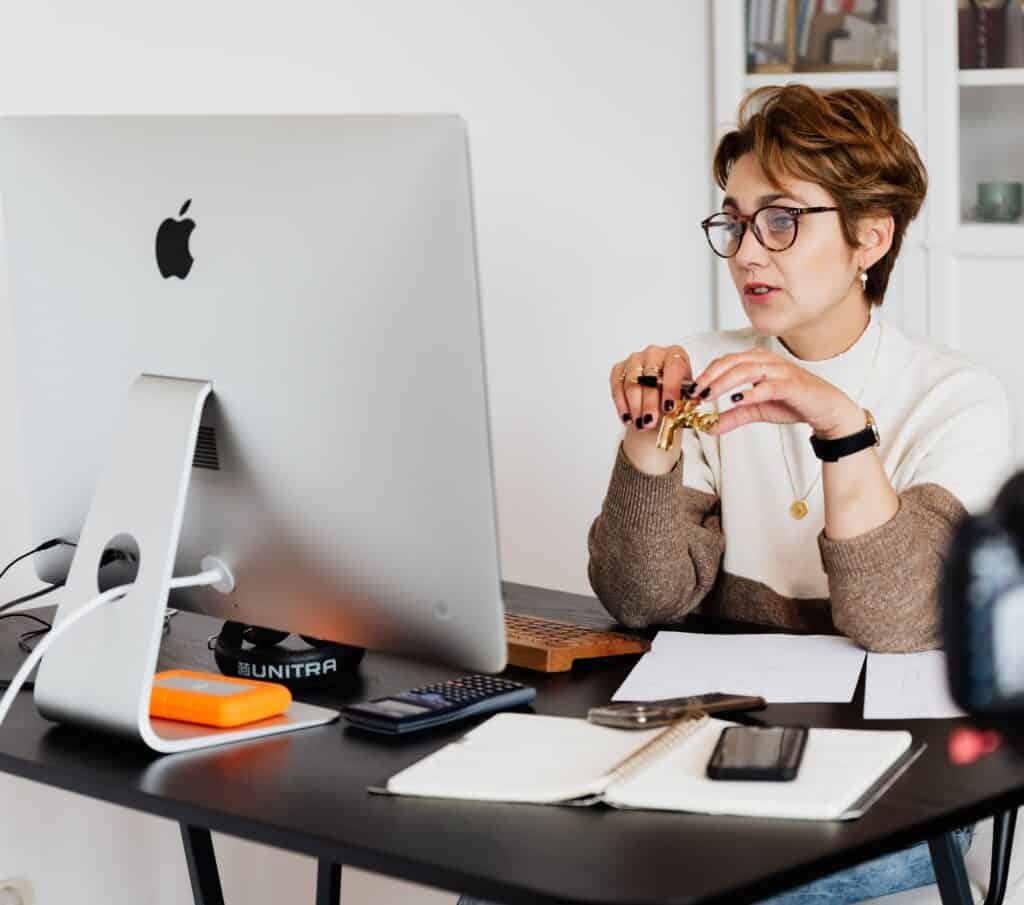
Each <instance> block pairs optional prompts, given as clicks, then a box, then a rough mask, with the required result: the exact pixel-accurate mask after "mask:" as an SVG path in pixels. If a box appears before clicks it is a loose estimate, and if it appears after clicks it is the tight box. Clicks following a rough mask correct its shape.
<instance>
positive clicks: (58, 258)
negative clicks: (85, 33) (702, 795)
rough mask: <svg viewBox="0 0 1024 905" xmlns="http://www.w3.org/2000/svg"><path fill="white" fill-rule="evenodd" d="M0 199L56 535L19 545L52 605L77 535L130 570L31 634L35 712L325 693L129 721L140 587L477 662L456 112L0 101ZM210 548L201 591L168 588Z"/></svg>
mask: <svg viewBox="0 0 1024 905" xmlns="http://www.w3.org/2000/svg"><path fill="white" fill-rule="evenodd" d="M0 211H2V221H0V224H2V225H0V230H2V232H0V238H2V239H3V246H4V250H5V259H6V270H7V283H8V292H9V296H10V301H11V306H12V309H13V315H14V336H15V372H16V375H15V376H16V387H17V413H16V415H17V429H18V437H19V452H20V459H21V464H22V469H23V474H24V478H25V480H26V481H27V496H28V501H29V515H30V525H31V532H32V536H33V537H34V538H36V539H38V541H39V542H42V541H44V540H46V539H49V538H56V537H60V538H64V539H67V540H70V541H73V542H76V543H77V547H75V548H74V549H73V552H70V551H71V550H72V548H70V547H64V546H61V547H57V548H54V549H53V550H50V551H48V552H46V553H45V554H42V555H40V556H39V557H38V558H37V569H38V573H39V576H40V578H41V579H43V580H45V581H48V582H57V581H61V580H64V579H65V578H66V580H67V585H66V587H65V589H64V596H63V599H62V603H61V605H60V609H59V611H58V614H57V623H56V624H59V623H60V622H61V621H62V620H63V619H65V618H67V617H68V616H69V614H73V613H74V612H75V610H76V608H78V607H81V606H82V605H83V604H84V603H86V601H87V600H89V599H90V598H95V596H96V594H97V593H98V592H99V591H101V590H103V587H104V585H103V576H102V575H101V574H100V561H101V558H103V557H104V551H109V550H111V549H113V550H115V551H119V552H123V553H126V554H130V558H131V559H132V561H134V562H136V565H135V566H134V568H135V569H136V570H137V571H136V573H135V574H134V575H133V579H134V584H133V585H132V586H131V589H130V591H129V592H128V594H127V595H126V596H125V597H123V599H121V600H117V601H115V602H112V603H109V604H107V605H105V606H103V607H102V608H101V609H99V610H97V611H96V612H94V613H90V614H89V615H88V616H86V617H85V618H82V619H81V620H80V621H78V622H77V623H76V624H74V625H69V626H68V631H67V632H65V633H63V634H62V635H61V636H60V637H55V638H54V639H53V640H54V644H53V646H52V648H51V649H50V650H49V651H48V653H47V654H46V656H45V658H44V659H43V661H42V664H41V666H40V672H39V676H38V680H37V682H36V688H35V698H36V703H37V704H38V706H39V708H40V711H41V712H42V713H43V714H44V715H45V716H47V717H49V718H51V719H54V720H58V721H70V722H75V723H78V724H84V725H87V726H92V727H96V728H99V729H102V730H105V731H111V732H115V733H119V734H121V735H125V736H129V737H132V738H136V739H141V740H142V741H143V742H145V743H146V744H148V745H150V747H152V748H154V749H156V750H159V751H178V750H186V749H189V748H195V747H203V746H207V745H212V744H219V743H222V742H224V741H228V740H233V739H236V738H244V737H249V736H251V735H260V734H268V733H270V732H280V731H286V730H287V729H289V728H294V727H299V726H303V725H311V724H316V723H322V722H326V721H329V720H330V719H333V718H334V717H335V716H336V714H335V713H334V712H333V711H329V710H325V709H323V708H312V707H309V706H307V705H303V704H300V703H298V702H293V704H292V709H290V710H289V712H288V713H287V714H285V716H284V717H281V718H279V719H278V720H276V721H268V722H269V723H271V724H272V725H259V726H258V727H257V728H255V729H253V728H251V727H250V728H249V729H246V728H245V727H243V728H242V729H238V730H233V731H225V730H211V729H204V728H203V727H200V726H192V725H190V724H186V723H181V724H175V723H171V722H169V721H158V720H150V718H149V695H150V688H151V685H152V679H153V673H154V670H155V666H156V657H157V653H158V650H159V643H160V636H161V628H162V622H163V614H164V611H165V607H166V606H167V605H168V604H169V605H171V606H173V607H175V608H179V609H184V610H191V611H195V612H200V613H205V614H207V615H210V616H214V617H217V618H221V619H225V620H232V621H236V622H242V623H246V624H250V625H256V626H263V627H266V628H270V629H279V630H282V631H285V632H295V633H298V634H302V635H304V636H312V637H314V638H318V639H325V640H331V641H337V642H341V643H345V644H350V645H354V646H359V647H365V648H370V649H380V650H389V651H395V652H401V653H406V654H409V655H413V656H415V657H417V658H423V659H433V660H438V661H443V662H446V663H449V664H451V665H455V666H458V667H460V668H465V669H467V670H471V671H478V672H497V671H500V670H501V669H503V668H504V665H505V657H506V647H505V633H504V618H503V606H502V597H501V583H500V574H501V571H500V563H499V558H498V535H497V523H496V503H495V493H494V480H493V470H492V456H491V441H490V429H489V419H488V410H487V386H486V370H485V362H484V354H483V353H484V345H483V329H482V322H481V309H480V302H479V291H478V279H477V266H476V253H475V244H474V223H473V209H472V194H471V185H470V169H469V157H468V148H467V135H466V128H465V124H464V122H463V121H462V120H461V119H460V118H459V117H458V116H454V115H440V114H439V115H378V116H363V115H360V116H356V115H351V116H349V115H266V116H249V115H223V116H142V115H131V116H127V115H122V116H116V115H114V116H108V115H104V116H93V115H89V116H6V117H0ZM211 557H212V558H213V560H211V559H210V558H211ZM210 561H216V562H218V563H220V564H222V565H224V566H226V568H227V570H229V572H230V576H231V578H232V579H233V589H231V590H230V592H228V587H229V586H230V584H229V583H227V582H225V583H222V586H220V587H195V588H183V589H175V590H173V591H172V590H171V589H170V582H171V579H172V577H173V576H178V575H184V574H191V573H195V572H198V571H200V570H201V569H203V568H206V567H207V564H208V563H209V562H210ZM169 595H170V598H169ZM115 640H116V651H117V654H116V656H112V655H111V651H112V641H115Z"/></svg>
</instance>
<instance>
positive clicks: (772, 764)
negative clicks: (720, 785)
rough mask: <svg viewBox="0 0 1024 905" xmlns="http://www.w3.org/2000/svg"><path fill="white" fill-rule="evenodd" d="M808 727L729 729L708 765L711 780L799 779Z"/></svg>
mask: <svg viewBox="0 0 1024 905" xmlns="http://www.w3.org/2000/svg"><path fill="white" fill-rule="evenodd" d="M806 744H807V727H806V726H728V727H726V728H725V729H723V730H722V734H721V735H719V736H718V744H717V745H715V750H714V751H713V752H712V754H711V760H709V761H708V767H707V773H708V776H709V777H710V778H711V779H754V780H761V781H765V780H768V781H777V782H784V781H786V780H790V779H793V778H795V777H796V774H797V770H798V769H799V768H800V760H801V758H802V757H803V754H804V746H805V745H806Z"/></svg>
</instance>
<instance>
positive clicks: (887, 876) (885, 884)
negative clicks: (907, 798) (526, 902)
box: [459, 826, 974, 905]
mask: <svg viewBox="0 0 1024 905" xmlns="http://www.w3.org/2000/svg"><path fill="white" fill-rule="evenodd" d="M954 835H955V836H956V840H957V843H958V844H959V846H960V851H962V852H966V851H967V850H968V849H969V848H970V847H971V839H973V838H974V827H973V826H966V827H963V828H962V829H959V830H955V831H954ZM934 882H935V871H934V869H933V868H932V856H931V853H930V851H929V850H928V843H927V842H919V843H918V844H917V845H912V846H910V848H902V849H899V850H898V851H895V852H890V853H889V854H888V855H882V857H881V858H875V859H874V860H873V861H865V862H864V863H863V864H857V865H855V866H853V867H848V868H846V870H841V871H839V872H838V873H834V874H829V875H828V876H827V877H821V878H820V879H818V880H814V881H812V882H810V883H808V884H807V885H806V886H797V887H796V888H795V889H787V890H786V891H785V892H783V893H779V895H777V896H772V897H771V898H770V899H761V901H760V902H758V903H757V905H852V903H853V902H863V901H864V900H865V899H874V898H877V897H878V896H886V895H889V894H890V893H894V892H902V891H903V890H905V889H917V887H919V886H927V885H928V884H929V883H934ZM459 905H492V903H488V902H484V901H482V900H481V899H471V898H469V897H468V896H462V898H460V899H459Z"/></svg>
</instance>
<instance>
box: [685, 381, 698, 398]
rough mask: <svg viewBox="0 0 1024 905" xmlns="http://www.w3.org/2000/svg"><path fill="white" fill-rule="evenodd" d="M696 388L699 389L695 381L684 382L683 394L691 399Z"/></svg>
mask: <svg viewBox="0 0 1024 905" xmlns="http://www.w3.org/2000/svg"><path fill="white" fill-rule="evenodd" d="M695 389H697V384H695V383H684V384H683V395H684V396H685V397H686V398H687V399H689V398H690V396H692V395H693V391H694V390H695Z"/></svg>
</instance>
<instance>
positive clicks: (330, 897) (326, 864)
mask: <svg viewBox="0 0 1024 905" xmlns="http://www.w3.org/2000/svg"><path fill="white" fill-rule="evenodd" d="M316 905H341V865H340V864H334V863H333V862H331V861H325V860H324V859H323V858H321V859H320V860H319V861H317V863H316Z"/></svg>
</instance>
